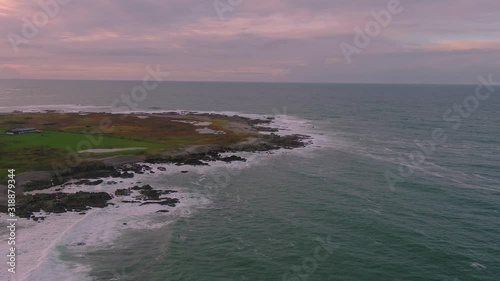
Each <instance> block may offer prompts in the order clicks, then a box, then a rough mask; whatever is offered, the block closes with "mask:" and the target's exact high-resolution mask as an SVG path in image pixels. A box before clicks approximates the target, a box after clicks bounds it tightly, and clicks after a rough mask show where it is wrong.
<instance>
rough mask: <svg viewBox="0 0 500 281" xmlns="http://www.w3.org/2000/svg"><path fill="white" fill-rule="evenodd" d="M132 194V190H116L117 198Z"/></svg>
mask: <svg viewBox="0 0 500 281" xmlns="http://www.w3.org/2000/svg"><path fill="white" fill-rule="evenodd" d="M131 193H132V191H130V189H125V188H124V189H117V190H115V195H116V196H129V195H130V194H131Z"/></svg>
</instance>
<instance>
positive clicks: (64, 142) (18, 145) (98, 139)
mask: <svg viewBox="0 0 500 281" xmlns="http://www.w3.org/2000/svg"><path fill="white" fill-rule="evenodd" d="M3 132H5V130H3ZM0 144H1V145H2V148H1V150H3V151H11V150H20V149H25V148H33V147H49V148H54V149H66V148H67V147H70V148H71V149H72V150H75V151H79V150H86V149H108V148H131V147H145V148H147V149H153V150H154V149H162V148H164V147H165V145H163V144H160V143H153V142H148V141H141V140H132V139H125V138H118V137H111V136H98V135H89V136H86V135H85V134H82V133H68V132H56V131H44V132H43V133H40V134H25V135H14V136H12V135H6V134H3V133H0ZM89 144H90V145H89Z"/></svg>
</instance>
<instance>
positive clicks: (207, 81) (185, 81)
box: [0, 78, 476, 86]
mask: <svg viewBox="0 0 500 281" xmlns="http://www.w3.org/2000/svg"><path fill="white" fill-rule="evenodd" d="M2 80H36V81H89V82H90V81H101V82H140V81H142V80H140V79H137V80H136V79H47V78H0V81H2ZM161 82H162V83H163V82H174V83H189V82H191V83H233V84H239V83H241V84H242V83H248V84H328V85H339V84H341V85H422V86H426V85H428V86H476V84H470V83H415V82H412V83H404V82H401V83H393V82H305V81H298V82H291V81H288V82H285V81H283V82H272V81H219V80H213V81H210V80H164V81H161Z"/></svg>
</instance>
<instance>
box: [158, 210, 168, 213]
mask: <svg viewBox="0 0 500 281" xmlns="http://www.w3.org/2000/svg"><path fill="white" fill-rule="evenodd" d="M156 212H157V213H168V212H169V211H168V210H158V211H156Z"/></svg>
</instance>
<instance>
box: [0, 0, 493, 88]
mask: <svg viewBox="0 0 500 281" xmlns="http://www.w3.org/2000/svg"><path fill="white" fill-rule="evenodd" d="M57 1H59V2H57ZM397 2H400V3H399V4H398V3H397ZM40 3H45V4H44V5H41V4H40ZM42 6H44V7H42ZM47 7H48V8H47ZM374 14H378V15H380V16H378V17H375V16H374ZM384 16H385V17H384ZM376 18H378V21H377V19H376ZM30 27H31V28H30ZM367 27H368V30H369V31H370V32H369V33H368V34H367V32H366V31H365V30H366V28H367ZM370 28H371V29H370ZM360 34H361V35H360ZM362 39H365V40H364V41H363V40H362ZM366 39H367V40H366ZM156 65H159V68H160V69H161V70H162V71H165V72H169V73H170V76H169V80H179V81H185V80H187V81H262V82H327V83H440V84H464V83H465V84H467V83H471V84H475V83H477V77H478V76H480V75H482V76H485V75H489V74H493V75H500V73H498V72H499V71H500V67H499V66H500V1H498V0H474V1H472V0H413V1H412V0H400V1H398V0H288V1H285V0H215V1H214V0H80V1H77V0H25V1H18V0H0V79H2V78H3V79H5V78H34V79H85V80H87V79H91V80H93V79H99V80H140V79H142V78H143V77H144V76H145V75H146V74H147V71H146V68H147V66H156Z"/></svg>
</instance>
